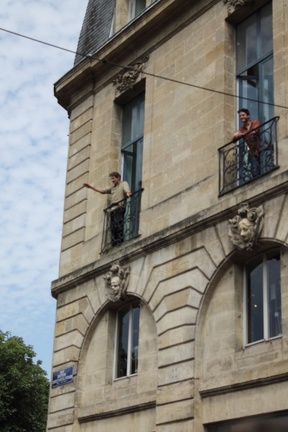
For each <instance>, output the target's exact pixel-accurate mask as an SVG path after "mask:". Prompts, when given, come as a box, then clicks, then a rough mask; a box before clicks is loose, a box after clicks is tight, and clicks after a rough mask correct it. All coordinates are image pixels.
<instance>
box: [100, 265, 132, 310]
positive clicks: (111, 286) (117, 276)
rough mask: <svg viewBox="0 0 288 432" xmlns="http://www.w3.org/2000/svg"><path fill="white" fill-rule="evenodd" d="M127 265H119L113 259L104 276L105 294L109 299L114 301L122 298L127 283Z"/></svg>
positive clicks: (128, 269)
mask: <svg viewBox="0 0 288 432" xmlns="http://www.w3.org/2000/svg"><path fill="white" fill-rule="evenodd" d="M129 275H130V268H129V266H126V267H121V266H120V263H119V261H115V262H114V263H113V264H112V266H111V268H110V270H109V272H108V273H106V275H105V276H104V280H105V286H106V294H107V297H108V299H109V300H111V301H113V302H115V301H117V300H119V299H120V298H122V299H124V298H125V295H126V291H127V287H128V283H129Z"/></svg>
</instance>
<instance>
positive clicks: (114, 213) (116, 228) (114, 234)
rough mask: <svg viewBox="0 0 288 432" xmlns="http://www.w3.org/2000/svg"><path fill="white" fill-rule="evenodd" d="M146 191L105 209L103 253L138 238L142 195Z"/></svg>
mask: <svg viewBox="0 0 288 432" xmlns="http://www.w3.org/2000/svg"><path fill="white" fill-rule="evenodd" d="M143 190H144V189H139V190H138V191H136V192H134V193H133V194H132V195H131V196H130V197H129V198H126V199H124V200H122V201H119V202H117V203H114V204H111V205H110V206H109V207H107V208H106V209H104V226H103V234H102V246H101V253H103V252H106V251H107V250H109V249H111V248H112V247H114V246H118V245H120V244H121V243H123V242H125V241H127V240H131V239H132V238H135V237H137V236H138V228H139V214H140V204H141V195H142V192H143Z"/></svg>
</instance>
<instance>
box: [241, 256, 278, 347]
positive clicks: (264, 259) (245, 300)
mask: <svg viewBox="0 0 288 432" xmlns="http://www.w3.org/2000/svg"><path fill="white" fill-rule="evenodd" d="M275 252H276V251H275ZM267 261H268V260H267V253H266V254H263V255H262V264H263V339H259V340H256V341H253V342H248V307H247V305H248V294H247V291H248V284H247V270H246V265H245V266H244V270H243V318H244V319H243V345H244V346H250V345H255V344H258V343H261V342H264V341H267V340H273V339H278V338H281V337H282V333H281V334H279V335H276V336H271V337H270V336H269V300H268V289H269V287H268V266H267ZM247 264H248V263H247ZM280 271H281V266H280Z"/></svg>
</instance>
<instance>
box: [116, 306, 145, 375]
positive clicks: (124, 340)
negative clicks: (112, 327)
mask: <svg viewBox="0 0 288 432" xmlns="http://www.w3.org/2000/svg"><path fill="white" fill-rule="evenodd" d="M139 315H140V306H139V302H135V303H130V304H128V305H126V306H124V307H123V308H122V309H119V310H118V312H117V321H116V344H115V345H116V351H115V378H121V377H125V376H129V375H133V374H136V373H137V372H138V344H139Z"/></svg>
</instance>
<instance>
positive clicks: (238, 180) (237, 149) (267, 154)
mask: <svg viewBox="0 0 288 432" xmlns="http://www.w3.org/2000/svg"><path fill="white" fill-rule="evenodd" d="M278 120H279V117H273V118H272V119H270V120H268V121H266V122H265V123H262V124H261V125H260V126H259V128H257V129H253V130H251V131H249V132H248V133H247V134H245V135H243V138H241V139H240V140H239V141H238V142H235V140H233V141H230V142H229V143H227V144H225V145H224V146H222V147H220V148H219V149H218V153H219V195H223V194H225V193H227V192H230V191H232V190H234V189H236V188H237V187H239V186H242V185H244V184H246V183H249V182H251V181H253V180H255V179H256V178H258V177H260V176H262V175H264V174H267V173H268V172H270V171H272V170H274V169H275V168H277V167H278V151H277V127H276V126H277V122H278Z"/></svg>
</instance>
